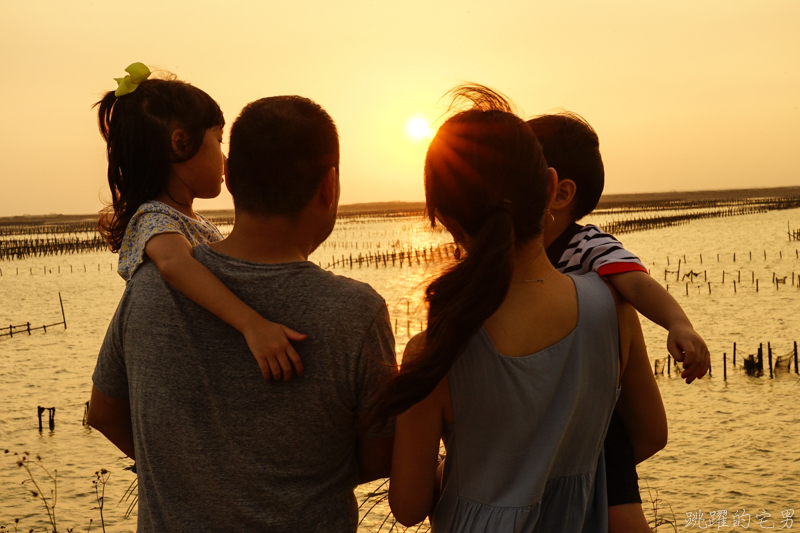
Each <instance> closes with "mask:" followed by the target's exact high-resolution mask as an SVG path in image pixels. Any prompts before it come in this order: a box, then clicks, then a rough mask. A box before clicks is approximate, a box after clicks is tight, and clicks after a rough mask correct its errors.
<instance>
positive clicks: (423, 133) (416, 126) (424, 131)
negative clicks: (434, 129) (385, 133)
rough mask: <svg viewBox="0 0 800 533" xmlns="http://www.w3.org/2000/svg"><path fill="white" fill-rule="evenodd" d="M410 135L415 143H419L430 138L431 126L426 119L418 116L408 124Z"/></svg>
mask: <svg viewBox="0 0 800 533" xmlns="http://www.w3.org/2000/svg"><path fill="white" fill-rule="evenodd" d="M406 131H407V132H408V135H409V136H410V137H411V138H412V139H414V140H415V141H419V140H422V139H424V138H425V137H427V136H428V134H430V132H431V125H430V123H428V120H427V119H426V118H425V117H421V116H416V117H414V118H412V119H411V120H409V121H408V124H406Z"/></svg>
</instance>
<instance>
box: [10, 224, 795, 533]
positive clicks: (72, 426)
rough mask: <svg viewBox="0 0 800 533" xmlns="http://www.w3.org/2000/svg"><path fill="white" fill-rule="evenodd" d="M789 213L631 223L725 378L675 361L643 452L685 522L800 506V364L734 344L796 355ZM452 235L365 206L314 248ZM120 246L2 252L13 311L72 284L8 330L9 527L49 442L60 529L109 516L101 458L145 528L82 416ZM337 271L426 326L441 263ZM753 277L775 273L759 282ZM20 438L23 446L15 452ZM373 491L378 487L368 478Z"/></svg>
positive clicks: (28, 522) (30, 506)
mask: <svg viewBox="0 0 800 533" xmlns="http://www.w3.org/2000/svg"><path fill="white" fill-rule="evenodd" d="M787 220H788V221H791V223H792V224H791V225H792V227H793V228H797V227H800V210H793V211H780V212H772V213H767V214H759V215H748V216H742V217H736V218H723V219H711V220H702V221H697V222H693V223H692V224H689V225H685V226H679V227H675V228H670V229H663V230H658V231H648V232H642V233H635V234H630V235H624V236H622V237H621V240H622V241H623V242H624V243H625V245H626V246H627V247H628V248H629V249H630V250H632V251H634V252H636V253H637V254H639V255H640V257H641V258H642V259H643V261H644V262H645V264H646V265H647V266H648V267H649V268H650V269H651V273H652V274H653V277H654V278H655V279H657V280H659V281H660V282H661V283H662V284H664V285H667V284H669V290H670V292H671V293H672V294H673V295H674V296H675V297H676V299H677V300H678V301H679V302H680V303H681V305H682V306H683V307H684V309H685V310H686V312H687V314H688V315H689V316H690V318H691V319H692V321H693V322H694V324H695V327H696V328H697V330H698V331H699V332H700V333H701V334H702V335H703V336H704V337H705V339H706V341H707V342H708V345H709V348H710V349H711V352H712V365H713V377H712V378H710V379H709V378H706V379H703V380H701V381H698V382H695V383H694V384H692V385H686V384H685V383H684V382H683V381H681V380H680V379H676V378H675V376H674V374H673V376H672V377H671V378H670V377H667V376H663V377H662V376H659V377H658V383H659V386H660V388H661V394H662V396H663V397H664V402H665V404H666V407H667V415H668V418H669V423H670V440H669V444H668V446H667V448H666V449H665V450H663V451H662V452H661V453H659V454H658V455H657V456H656V457H654V458H652V459H650V460H648V461H647V462H645V463H644V464H642V465H641V466H640V476H641V478H642V479H646V480H647V482H648V484H649V486H650V487H651V488H652V489H657V490H658V495H659V497H660V498H662V499H663V500H665V502H666V503H668V504H669V505H670V506H671V508H672V510H673V511H674V514H675V518H676V520H677V522H678V527H679V529H681V530H682V529H684V528H685V527H686V526H685V520H684V519H685V517H686V512H690V511H694V512H697V511H698V510H702V511H703V513H704V517H705V518H706V519H708V518H709V513H710V512H711V511H717V510H728V516H729V518H728V525H729V526H730V525H731V524H732V519H731V517H732V515H733V514H734V512H735V511H736V510H737V509H738V510H741V509H743V508H744V509H746V511H745V513H747V514H751V516H752V523H751V527H750V529H753V528H759V526H758V525H757V523H756V514H757V513H760V512H761V510H762V509H765V510H766V512H768V513H770V514H771V515H772V516H771V517H770V518H769V519H767V521H766V522H765V526H768V525H769V524H770V522H774V524H775V529H778V528H779V527H780V526H781V525H782V524H784V522H782V520H781V514H782V511H787V510H790V509H797V511H798V515H800V489H799V488H798V486H799V485H798V476H800V439H798V436H800V429H798V428H800V424H798V422H800V415H798V399H800V379H798V376H796V375H795V374H794V373H793V372H792V373H790V374H780V375H777V376H776V379H772V380H770V379H769V377H768V375H767V376H765V377H762V378H751V377H747V376H746V375H744V374H743V373H742V372H741V370H740V369H733V368H732V367H731V366H730V359H729V360H728V363H729V366H728V380H727V382H726V381H723V379H722V354H723V352H727V353H728V357H730V355H731V352H732V347H733V343H734V342H736V343H737V344H738V350H739V356H740V357H741V355H742V354H747V353H755V351H756V349H757V347H758V344H759V343H762V342H763V343H764V349H765V364H766V346H767V342H770V343H771V345H772V347H773V351H774V352H775V353H776V354H780V355H782V354H785V353H787V352H789V351H790V350H791V347H792V342H793V341H795V340H797V341H800V327H798V326H800V319H798V316H800V290H799V289H798V282H797V280H795V284H794V285H792V284H791V280H792V273H793V272H795V273H800V259H798V258H797V252H796V250H797V249H798V248H800V243H797V242H789V241H788V240H787V235H786V227H787ZM590 221H593V222H602V219H595V220H590ZM448 240H449V238H448V235H447V234H445V233H431V232H430V231H429V230H427V229H425V224H424V222H423V221H421V220H418V219H409V218H405V219H373V220H367V221H365V220H363V219H361V220H350V221H344V222H342V223H340V224H339V226H337V229H336V231H335V232H334V234H332V235H331V237H330V238H329V240H328V241H327V242H326V243H325V245H324V246H323V247H321V248H320V250H318V251H317V252H315V254H314V256H312V258H311V259H312V260H314V261H315V262H322V263H323V266H325V265H327V264H328V263H329V262H330V261H331V260H332V257H336V258H337V259H339V258H341V256H342V255H345V256H348V257H349V255H350V254H351V253H352V254H353V255H354V256H356V257H357V256H358V254H359V253H362V254H365V253H370V252H371V253H373V254H374V253H376V252H381V251H386V250H387V249H388V250H393V249H395V250H396V249H397V248H393V246H394V247H398V246H400V247H403V248H408V247H419V246H423V245H429V244H434V245H435V244H436V243H440V242H447V241H448ZM751 252H752V259H750V253H751ZM764 252H766V259H765V257H764ZM734 253H736V261H735V262H734V260H733V254H734ZM701 254H702V263H701V259H700V256H701ZM717 254H719V261H718V260H717ZM684 256H685V260H684ZM115 259H116V256H114V255H112V254H109V253H94V254H83V255H75V256H65V257H46V258H38V259H28V260H23V261H14V262H0V269H2V276H1V277H0V324H11V323H14V324H18V323H24V322H27V321H30V322H31V323H32V325H34V326H36V325H41V324H43V323H46V324H50V323H54V322H59V321H60V320H61V310H60V307H59V302H58V293H59V292H60V293H61V295H62V297H63V299H64V308H65V310H66V317H67V325H68V329H66V330H64V329H63V328H58V327H57V328H53V329H52V330H49V331H48V332H47V333H46V334H45V333H42V332H41V331H38V332H35V333H34V334H33V335H31V336H28V335H27V334H24V335H19V336H17V335H15V336H14V338H8V337H0V390H2V397H3V401H2V402H0V526H2V525H13V521H14V518H20V519H21V520H20V529H21V530H23V528H24V531H27V530H28V529H29V528H31V527H34V526H36V527H43V526H46V525H47V521H46V515H45V512H44V508H43V506H42V504H41V502H40V501H37V500H35V499H34V498H33V497H32V496H31V495H30V494H29V493H27V492H26V487H27V485H22V484H21V482H22V481H23V480H25V479H26V475H25V472H24V470H22V469H19V468H17V466H16V464H15V458H14V457H13V453H14V452H18V453H22V452H25V451H27V452H30V453H31V454H34V455H35V454H40V455H41V456H42V458H43V464H44V466H46V467H47V468H48V469H50V470H51V471H52V470H57V471H58V501H57V506H56V512H57V517H58V520H59V528H63V529H66V527H76V528H77V529H79V530H84V529H85V528H86V527H88V525H89V520H90V519H94V521H95V524H94V526H93V528H94V527H97V526H99V513H98V511H97V510H94V509H93V508H95V507H96V506H97V503H96V501H95V495H94V488H93V486H92V480H93V479H94V472H95V471H96V470H98V469H100V468H107V469H108V470H109V471H110V472H111V477H110V479H109V482H108V485H107V487H106V508H105V519H106V526H107V531H133V530H134V529H135V518H134V517H131V518H128V519H124V518H123V512H124V507H125V505H124V504H123V505H121V506H119V507H117V502H118V501H119V500H120V498H121V496H122V495H123V493H124V491H125V489H126V488H127V486H128V484H129V483H130V481H131V480H132V479H133V477H134V476H133V475H132V474H130V473H128V472H126V471H123V470H122V468H123V467H124V466H126V465H128V464H129V461H128V460H127V459H125V458H123V457H121V455H122V454H121V453H120V452H118V451H117V450H116V448H115V447H114V446H113V445H111V444H110V443H108V441H106V439H105V438H104V437H103V436H102V435H100V434H99V433H98V432H96V431H93V430H91V429H88V428H84V427H83V426H82V425H81V420H82V417H83V410H84V407H83V404H84V402H85V401H86V400H87V399H88V394H89V390H90V388H91V381H90V378H91V373H92V370H93V368H94V363H95V357H96V353H97V350H98V347H99V345H100V343H101V340H102V338H103V335H104V334H105V329H106V326H107V325H108V322H109V320H110V318H111V315H112V314H113V312H114V309H115V308H116V305H117V302H118V300H119V298H120V296H121V294H122V291H123V288H124V283H123V281H122V280H121V278H119V276H118V275H117V274H116V272H115V264H116V261H115ZM679 260H680V262H681V272H682V273H683V272H685V271H686V270H693V271H695V272H700V277H698V278H696V280H697V281H696V282H694V283H690V284H689V285H688V288H689V290H688V295H687V290H686V287H687V285H686V283H684V282H682V281H676V280H675V277H676V274H674V273H672V274H669V276H668V280H666V281H665V280H664V269H665V268H668V269H671V270H674V269H676V268H677V263H678V261H679ZM667 261H669V265H667ZM684 266H685V267H686V268H684ZM59 267H60V273H59ZM17 272H19V274H17ZM334 272H336V273H340V274H345V275H348V276H351V277H354V278H356V279H359V280H362V281H365V282H368V283H370V284H371V285H372V286H373V287H375V288H376V289H377V290H378V292H380V293H381V294H382V295H383V296H384V298H385V299H386V300H387V302H388V303H389V309H390V312H391V314H392V319H393V321H394V320H396V323H397V345H398V351H399V352H400V351H402V349H403V348H404V346H405V343H406V342H407V340H408V338H409V334H410V335H413V334H415V333H417V332H418V331H419V330H420V328H421V327H422V322H421V320H422V319H423V317H424V309H423V307H422V305H421V303H420V297H421V294H422V288H423V287H424V282H425V280H427V279H429V278H430V277H431V276H432V275H433V274H434V272H435V267H432V266H431V267H429V268H427V267H426V266H425V263H424V262H422V264H420V265H418V264H417V263H416V262H414V263H413V266H410V267H409V265H408V264H407V263H405V264H404V265H403V266H402V268H401V267H400V266H399V264H398V265H397V266H395V267H392V266H391V263H389V267H388V268H384V267H383V266H380V267H379V268H376V267H375V266H372V267H367V266H363V267H361V268H359V267H358V266H355V267H354V268H353V269H350V268H349V266H348V267H346V268H341V267H337V268H334ZM723 272H725V277H726V282H725V283H724V284H723V283H722V273H723ZM739 272H741V274H739ZM773 273H776V274H777V276H778V277H779V278H781V277H783V276H788V277H787V284H786V285H779V286H778V287H779V288H778V289H776V286H775V285H774V284H772V283H771V280H772V276H773ZM739 275H741V283H737V287H736V292H734V287H733V284H732V281H733V280H734V279H735V280H737V281H738V280H739ZM753 277H755V278H757V279H758V280H759V291H758V292H756V290H755V286H754V284H752V283H751V279H752V278H753ZM707 282H711V294H709V290H708V285H707ZM643 328H644V331H645V338H646V340H647V344H648V349H649V352H650V357H651V359H653V360H655V359H660V358H662V357H665V356H666V348H665V346H666V333H665V332H664V331H662V330H661V329H660V328H658V327H657V326H655V325H653V324H652V323H650V322H649V321H647V320H646V319H643ZM38 405H41V406H44V407H53V406H55V407H57V413H56V426H55V431H53V432H50V431H49V430H48V428H47V419H46V414H45V420H44V423H45V430H44V432H43V433H41V434H40V433H39V431H38V422H37V418H36V406H38ZM6 449H8V450H10V453H9V454H8V455H5V454H3V453H2V452H3V451H5V450H6ZM34 473H35V474H36V477H37V481H39V482H40V483H41V485H40V486H41V487H42V489H43V490H44V492H45V493H48V492H49V490H50V489H51V488H52V483H50V484H48V483H47V482H45V477H44V475H43V473H37V471H36V470H34ZM45 487H48V488H45ZM368 490H369V487H362V488H361V489H360V491H359V493H360V494H362V495H363V494H365V493H366V492H367V491H368ZM661 505H662V507H663V505H664V504H663V503H662V504H661ZM740 514H742V513H741V512H740ZM371 516H372V515H371ZM376 516H377V515H376ZM667 516H669V514H668V515H667ZM712 527H713V526H712ZM365 529H366V528H365ZM373 529H374V528H373ZM693 529H698V528H697V527H696V526H695V527H693ZM728 529H729V530H739V528H728ZM798 529H800V525H798ZM741 530H744V529H741Z"/></svg>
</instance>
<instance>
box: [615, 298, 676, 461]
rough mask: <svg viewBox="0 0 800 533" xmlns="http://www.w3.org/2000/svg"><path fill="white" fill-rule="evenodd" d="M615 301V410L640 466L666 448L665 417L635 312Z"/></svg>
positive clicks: (622, 301) (624, 302) (629, 306)
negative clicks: (617, 386)
mask: <svg viewBox="0 0 800 533" xmlns="http://www.w3.org/2000/svg"><path fill="white" fill-rule="evenodd" d="M613 292H614V291H612V293H613ZM615 299H616V300H617V302H616V303H617V320H618V321H619V337H620V356H621V357H620V359H621V361H620V369H621V376H620V385H621V387H622V390H621V392H620V396H619V400H618V401H617V407H616V410H617V414H619V417H620V419H622V422H623V424H624V425H625V429H626V430H627V431H628V436H629V437H630V439H631V444H632V445H633V450H634V455H635V457H636V462H637V463H640V462H642V461H644V460H645V459H647V458H648V457H651V456H652V455H654V454H655V453H656V452H658V451H659V450H661V449H662V448H664V446H666V445H667V414H666V412H665V411H664V403H663V402H662V400H661V393H660V392H659V390H658V385H657V384H656V380H655V377H654V376H653V371H652V369H651V368H650V359H649V358H648V357H647V348H646V346H645V343H644V336H643V335H642V327H641V324H639V317H638V315H637V314H636V310H635V309H634V308H633V306H631V305H630V304H629V303H627V302H626V301H624V300H622V299H621V298H619V297H618V296H617V295H616V294H615Z"/></svg>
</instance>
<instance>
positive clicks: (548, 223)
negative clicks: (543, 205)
mask: <svg viewBox="0 0 800 533" xmlns="http://www.w3.org/2000/svg"><path fill="white" fill-rule="evenodd" d="M545 215H546V216H548V217H550V220H548V219H547V218H545V219H544V223H545V224H546V225H548V226H549V225H551V224H552V223H553V222H555V221H556V217H554V216H553V213H551V212H550V209H549V208H548V209H547V211H546V212H545Z"/></svg>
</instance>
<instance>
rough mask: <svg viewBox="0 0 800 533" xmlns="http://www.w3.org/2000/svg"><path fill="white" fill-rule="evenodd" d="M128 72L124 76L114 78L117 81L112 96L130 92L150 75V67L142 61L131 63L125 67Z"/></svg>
mask: <svg viewBox="0 0 800 533" xmlns="http://www.w3.org/2000/svg"><path fill="white" fill-rule="evenodd" d="M125 72H127V73H128V75H127V76H125V77H124V78H114V81H116V82H117V90H116V91H114V96H118V97H119V96H122V95H125V94H130V93H132V92H133V91H135V90H136V89H137V87H139V84H140V83H142V82H143V81H144V80H146V79H147V78H148V77H149V76H150V69H149V68H147V66H146V65H145V64H144V63H131V64H130V65H128V68H126V69H125Z"/></svg>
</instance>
